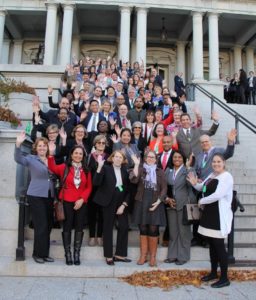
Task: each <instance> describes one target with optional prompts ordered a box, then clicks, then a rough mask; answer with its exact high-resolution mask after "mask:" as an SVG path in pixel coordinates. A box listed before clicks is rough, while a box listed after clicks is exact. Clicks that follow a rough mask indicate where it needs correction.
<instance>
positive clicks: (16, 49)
mask: <svg viewBox="0 0 256 300" xmlns="http://www.w3.org/2000/svg"><path fill="white" fill-rule="evenodd" d="M22 47H23V40H14V41H13V54H12V55H13V56H12V64H14V65H15V64H16V65H17V64H21V58H22Z"/></svg>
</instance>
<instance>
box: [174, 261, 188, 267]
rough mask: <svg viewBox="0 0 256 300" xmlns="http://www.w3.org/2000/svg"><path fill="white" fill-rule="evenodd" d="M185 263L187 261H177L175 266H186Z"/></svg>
mask: <svg viewBox="0 0 256 300" xmlns="http://www.w3.org/2000/svg"><path fill="white" fill-rule="evenodd" d="M185 263H186V261H185V260H176V261H175V264H176V265H177V266H181V265H184V264H185Z"/></svg>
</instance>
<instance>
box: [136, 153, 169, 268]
mask: <svg viewBox="0 0 256 300" xmlns="http://www.w3.org/2000/svg"><path fill="white" fill-rule="evenodd" d="M132 158H133V161H134V165H135V166H134V169H133V170H132V171H131V173H130V181H131V182H132V183H137V184H138V189H137V193H136V196H135V206H134V213H133V223H135V224H137V225H138V226H139V230H140V258H139V260H138V261H137V264H138V265H143V264H144V263H145V262H146V261H147V255H148V252H149V255H150V260H149V265H150V266H151V267H154V266H156V253H157V243H158V236H159V226H165V225H166V217H165V208H164V203H163V201H164V199H165V196H166V192H167V185H166V179H165V175H164V171H163V170H162V169H161V168H158V167H157V155H156V153H155V152H154V151H151V150H150V151H148V152H147V153H146V154H145V156H144V163H143V165H140V161H139V159H138V158H136V157H135V156H133V157H132Z"/></svg>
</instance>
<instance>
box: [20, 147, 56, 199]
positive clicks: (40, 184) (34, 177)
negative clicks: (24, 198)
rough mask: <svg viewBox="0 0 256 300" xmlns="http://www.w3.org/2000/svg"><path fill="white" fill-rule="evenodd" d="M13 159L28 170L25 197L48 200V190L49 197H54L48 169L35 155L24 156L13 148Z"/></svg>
mask: <svg viewBox="0 0 256 300" xmlns="http://www.w3.org/2000/svg"><path fill="white" fill-rule="evenodd" d="M14 159H15V161H16V162H17V163H19V164H21V165H23V166H25V167H27V168H28V169H29V172H30V177H31V181H30V183H29V186H28V190H27V195H29V196H35V197H45V198H48V193H49V190H50V191H51V195H52V196H54V185H53V181H52V180H50V177H49V172H48V168H47V166H46V165H45V164H44V163H43V162H42V161H41V160H40V159H39V157H38V156H37V155H25V154H24V153H22V151H21V149H20V148H17V147H15V152H14Z"/></svg>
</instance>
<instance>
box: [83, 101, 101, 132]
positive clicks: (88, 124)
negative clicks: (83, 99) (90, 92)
mask: <svg viewBox="0 0 256 300" xmlns="http://www.w3.org/2000/svg"><path fill="white" fill-rule="evenodd" d="M99 110H100V109H99V102H98V101H97V100H91V102H90V107H89V112H88V113H87V112H86V111H83V112H82V113H81V116H80V123H81V124H82V125H84V127H85V128H86V129H87V131H88V132H91V131H97V124H98V122H99V121H101V120H104V121H106V119H105V118H104V117H103V115H102V114H101V113H100V112H99Z"/></svg>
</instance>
